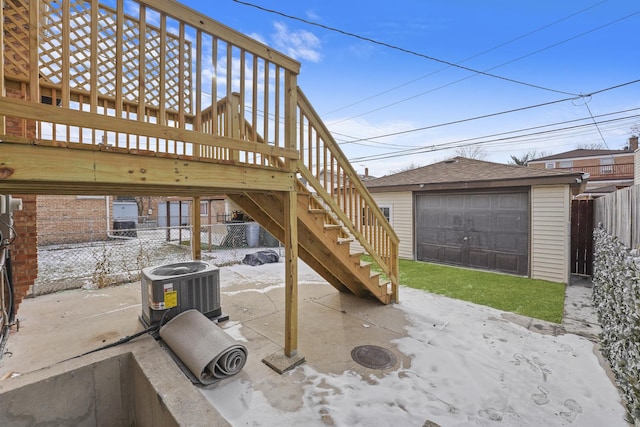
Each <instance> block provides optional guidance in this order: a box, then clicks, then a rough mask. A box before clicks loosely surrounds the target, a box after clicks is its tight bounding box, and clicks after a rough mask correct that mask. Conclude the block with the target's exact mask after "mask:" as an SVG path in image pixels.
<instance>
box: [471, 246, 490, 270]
mask: <svg viewBox="0 0 640 427" xmlns="http://www.w3.org/2000/svg"><path fill="white" fill-rule="evenodd" d="M491 256H492V255H491V254H490V253H488V252H486V251H478V250H470V251H469V260H468V266H469V267H477V268H486V267H487V266H491V264H492V263H491V262H490V261H491V260H490V258H491Z"/></svg>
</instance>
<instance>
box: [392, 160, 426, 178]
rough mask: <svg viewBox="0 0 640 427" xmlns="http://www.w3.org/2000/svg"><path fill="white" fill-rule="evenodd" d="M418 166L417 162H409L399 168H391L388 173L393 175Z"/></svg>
mask: <svg viewBox="0 0 640 427" xmlns="http://www.w3.org/2000/svg"><path fill="white" fill-rule="evenodd" d="M419 167H421V166H420V165H419V164H417V163H414V162H411V163H409V164H408V165H406V166H403V167H401V168H400V169H396V170H392V171H391V172H390V173H391V174H392V175H393V174H396V173H400V172H406V171H410V170H414V169H418V168H419Z"/></svg>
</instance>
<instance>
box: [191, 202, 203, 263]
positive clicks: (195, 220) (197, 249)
mask: <svg viewBox="0 0 640 427" xmlns="http://www.w3.org/2000/svg"><path fill="white" fill-rule="evenodd" d="M201 240H202V239H201V235H200V197H194V198H193V209H191V257H192V258H193V259H194V260H199V259H202V245H201V242H200V241H201Z"/></svg>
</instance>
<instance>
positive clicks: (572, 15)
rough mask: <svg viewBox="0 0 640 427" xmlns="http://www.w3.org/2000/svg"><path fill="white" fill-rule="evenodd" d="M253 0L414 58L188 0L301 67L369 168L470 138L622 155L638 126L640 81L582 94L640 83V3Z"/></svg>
mask: <svg viewBox="0 0 640 427" xmlns="http://www.w3.org/2000/svg"><path fill="white" fill-rule="evenodd" d="M243 1H244V0H243ZM246 1H247V2H248V3H251V4H253V5H257V6H259V7H261V8H266V9H271V10H273V11H278V12H282V13H284V14H286V15H290V16H294V17H298V18H301V19H304V20H308V21H310V22H314V23H317V24H321V25H323V26H327V27H333V28H335V29H339V30H342V31H344V32H348V33H352V34H356V35H358V36H361V37H364V38H369V39H373V40H375V41H379V42H382V43H386V44H389V45H392V46H395V47H398V48H401V49H404V50H406V51H411V52H413V54H412V53H407V52H402V51H400V50H398V49H393V48H390V47H386V46H382V45H380V44H376V43H372V42H370V41H366V40H363V39H360V38H356V37H353V36H348V35H345V34H342V33H339V32H337V31H332V30H328V29H325V28H321V27H319V26H315V25H311V24H309V23H304V22H301V21H299V20H295V19H291V18H287V17H284V16H282V15H278V14H276V13H272V12H268V11H264V10H260V9H258V8H255V7H252V6H249V5H246V4H241V3H239V2H234V1H233V0H216V1H202V0H200V1H198V0H183V1H182V3H184V4H186V5H187V6H189V7H191V8H193V9H195V10H197V11H199V12H201V13H204V14H205V15H207V16H209V17H211V18H213V19H215V20H217V21H219V22H221V23H223V24H225V25H227V26H229V27H231V28H234V29H236V30H238V31H240V32H243V33H245V34H248V35H251V36H252V37H254V38H256V39H258V40H260V41H263V42H264V43H266V44H268V45H270V46H272V47H274V48H276V49H278V50H280V51H281V52H283V53H286V54H288V55H289V56H291V57H293V58H295V59H297V60H298V61H300V62H301V64H302V68H301V72H300V76H299V78H298V84H299V86H300V87H301V88H302V90H303V91H304V92H305V94H306V95H307V97H308V98H309V99H310V101H311V102H312V104H313V105H314V108H315V109H316V111H318V112H319V113H320V115H321V117H322V119H323V120H324V122H325V123H326V125H327V126H328V128H329V129H330V130H331V131H332V133H333V135H334V137H335V138H336V140H337V141H338V142H339V143H340V145H341V148H342V150H343V151H344V153H345V154H346V155H347V157H348V158H350V159H351V160H352V163H353V165H354V167H355V168H356V170H358V171H359V172H362V171H363V170H364V168H365V167H367V168H368V169H369V172H370V173H371V174H373V175H376V176H381V175H384V174H387V173H390V172H392V171H396V170H399V169H402V168H405V167H407V166H408V165H411V164H413V165H426V164H429V163H433V162H435V161H439V160H443V159H445V158H448V157H451V156H453V155H455V148H452V147H456V146H463V145H467V144H469V143H473V144H476V145H477V146H478V147H482V151H483V152H484V153H486V160H490V161H496V162H504V163H507V162H508V161H509V160H510V155H512V154H513V155H518V156H521V155H523V154H524V153H526V152H528V151H530V150H533V149H535V150H537V151H538V152H545V153H547V154H552V153H559V152H562V151H568V150H572V149H574V148H576V147H577V146H578V145H579V144H582V145H594V144H600V145H602V146H603V147H605V148H609V149H620V148H622V147H623V146H624V145H625V144H626V142H627V140H628V137H629V136H630V135H631V127H632V126H633V125H636V126H638V125H640V117H638V115H640V82H638V83H634V84H628V85H625V86H622V87H620V88H617V89H611V90H607V91H604V92H601V93H597V94H595V95H593V96H590V97H584V98H579V97H577V95H586V94H591V93H593V92H597V91H601V90H603V89H608V88H611V87H614V86H618V85H622V84H625V83H629V82H632V81H635V80H638V79H640V48H639V42H638V40H640V37H639V36H638V34H639V32H640V2H638V1H635V0H604V1H602V0H587V1H585V0H580V1H578V0H563V1H557V0H553V1H550V0H538V1H530V0H527V1H502V0H485V1H477V0H412V1H402V0H400V1H395V2H375V1H373V2H372V1H360V0H355V1H334V0H322V1H320V0H312V1H304V2H282V1H275V0H246ZM425 56H427V57H430V58H433V59H437V60H440V61H444V62H448V63H451V64H458V65H461V66H463V67H466V68H468V69H472V70H479V71H482V72H486V73H490V74H493V75H495V77H492V76H487V75H482V74H478V73H474V72H473V71H470V70H466V69H461V68H458V67H454V66H447V65H446V64H445V63H443V62H438V61H436V60H433V59H427V58H425ZM514 81H515V82H514ZM571 98H575V99H573V100H571ZM563 99H566V100H565V101H562V102H555V101H560V100H563ZM546 103H551V104H549V105H546V106H542V107H538V108H526V107H531V106H534V105H538V104H546ZM585 103H586V105H585ZM523 108H526V109H523ZM515 109H523V110H521V111H518V112H513V113H508V114H498V115H494V114H496V113H502V112H505V111H509V110H515ZM625 110H631V111H625ZM623 111H625V112H623ZM486 115H494V116H492V117H488V118H483V119H477V120H467V119H472V118H475V117H479V116H486ZM592 115H593V117H594V118H595V120H596V121H597V122H600V124H599V125H598V126H597V127H596V126H594V125H593V119H592V118H591V116H592ZM634 116H636V117H634ZM460 121H462V123H455V124H450V125H446V126H443V124H445V123H451V122H460ZM554 124H555V125H554ZM589 124H590V125H589ZM550 125H554V126H550ZM580 125H587V126H580ZM570 126H573V127H574V128H573V129H564V130H561V129H562V128H567V127H570ZM575 126H580V127H575ZM529 128H535V129H530V130H525V129H529ZM416 129H423V130H419V131H416ZM540 132H545V133H540ZM396 133H397V134H396ZM532 133H537V134H535V135H531V134H532ZM390 134H396V135H391V136H386V137H382V136H384V135H390ZM498 134H500V135H499V136H492V135H498ZM352 141H356V142H352ZM403 150H405V151H404V152H402V151H403ZM406 150H412V151H406Z"/></svg>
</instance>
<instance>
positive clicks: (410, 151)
mask: <svg viewBox="0 0 640 427" xmlns="http://www.w3.org/2000/svg"><path fill="white" fill-rule="evenodd" d="M638 117H640V115H637V114H636V115H633V116H628V117H621V118H615V119H610V120H604V121H600V122H596V126H597V125H599V124H605V123H610V122H616V121H621V120H628V119H633V118H638ZM588 126H594V124H593V123H584V124H580V125H574V126H567V127H564V128H560V129H549V130H545V131H539V132H531V133H528V134H523V135H515V136H511V137H505V138H497V139H491V140H485V141H477V142H472V143H469V141H471V140H474V139H479V138H487V137H492V135H489V136H483V137H476V138H468V139H462V140H457V141H450V142H445V143H442V144H435V145H429V146H422V147H415V148H412V149H408V150H402V151H396V152H393V153H387V154H378V155H371V156H363V157H355V158H351V159H349V161H351V162H362V161H374V160H384V159H389V158H397V157H404V156H411V155H415V154H421V153H427V152H433V151H441V150H448V149H452V148H459V147H463V146H467V145H483V144H489V143H496V142H499V143H504V142H506V141H509V140H512V141H513V140H519V139H520V138H523V137H529V136H540V135H548V134H550V133H555V132H562V131H566V130H573V129H580V128H584V127H588ZM496 135H500V134H496ZM609 151H610V150H609Z"/></svg>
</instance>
